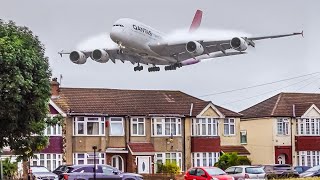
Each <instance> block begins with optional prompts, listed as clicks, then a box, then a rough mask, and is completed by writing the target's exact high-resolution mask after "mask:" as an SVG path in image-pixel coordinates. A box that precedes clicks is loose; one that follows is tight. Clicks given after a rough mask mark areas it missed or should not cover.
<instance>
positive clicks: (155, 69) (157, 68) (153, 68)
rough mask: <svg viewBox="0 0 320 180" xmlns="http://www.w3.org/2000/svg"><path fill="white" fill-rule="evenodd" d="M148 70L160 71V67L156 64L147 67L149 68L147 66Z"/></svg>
mask: <svg viewBox="0 0 320 180" xmlns="http://www.w3.org/2000/svg"><path fill="white" fill-rule="evenodd" d="M148 71H149V72H155V71H160V67H157V66H153V67H149V68H148Z"/></svg>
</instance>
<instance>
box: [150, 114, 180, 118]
mask: <svg viewBox="0 0 320 180" xmlns="http://www.w3.org/2000/svg"><path fill="white" fill-rule="evenodd" d="M148 116H150V117H185V115H182V114H149V115H148Z"/></svg>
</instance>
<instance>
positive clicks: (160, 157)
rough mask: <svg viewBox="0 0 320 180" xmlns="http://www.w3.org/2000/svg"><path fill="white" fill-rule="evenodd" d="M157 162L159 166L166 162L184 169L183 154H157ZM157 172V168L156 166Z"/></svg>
mask: <svg viewBox="0 0 320 180" xmlns="http://www.w3.org/2000/svg"><path fill="white" fill-rule="evenodd" d="M155 162H157V164H165V163H166V162H175V163H177V165H178V166H179V167H180V169H182V158H181V152H169V153H156V155H155ZM155 168H156V169H155V172H157V166H155Z"/></svg>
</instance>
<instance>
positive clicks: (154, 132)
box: [151, 117, 182, 137]
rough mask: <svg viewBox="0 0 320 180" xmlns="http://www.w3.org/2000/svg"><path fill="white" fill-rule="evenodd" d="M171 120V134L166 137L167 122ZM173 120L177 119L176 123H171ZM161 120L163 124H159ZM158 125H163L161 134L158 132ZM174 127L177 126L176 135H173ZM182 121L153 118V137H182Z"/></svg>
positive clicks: (178, 118)
mask: <svg viewBox="0 0 320 180" xmlns="http://www.w3.org/2000/svg"><path fill="white" fill-rule="evenodd" d="M167 119H169V120H170V122H169V126H170V134H168V135H166V120H167ZM172 119H175V122H173V123H172V122H171V120H172ZM158 120H161V122H158ZM157 125H161V134H160V135H159V134H158V133H157V132H158V131H157ZM172 125H175V130H176V134H172ZM181 131H182V119H181V118H180V117H153V118H151V137H170V136H171V134H172V136H173V137H179V136H182V132H181Z"/></svg>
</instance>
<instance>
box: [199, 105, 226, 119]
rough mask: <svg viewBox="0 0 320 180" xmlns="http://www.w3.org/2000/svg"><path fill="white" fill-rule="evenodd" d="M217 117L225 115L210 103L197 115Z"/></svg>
mask: <svg viewBox="0 0 320 180" xmlns="http://www.w3.org/2000/svg"><path fill="white" fill-rule="evenodd" d="M204 116H207V117H217V118H224V115H223V114H222V113H221V112H220V111H219V110H218V109H217V108H216V107H215V106H214V105H213V104H212V103H210V104H208V105H207V106H206V107H205V108H204V109H203V110H202V111H201V112H200V113H199V114H198V115H197V117H204Z"/></svg>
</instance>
